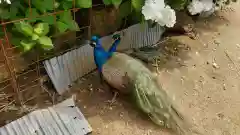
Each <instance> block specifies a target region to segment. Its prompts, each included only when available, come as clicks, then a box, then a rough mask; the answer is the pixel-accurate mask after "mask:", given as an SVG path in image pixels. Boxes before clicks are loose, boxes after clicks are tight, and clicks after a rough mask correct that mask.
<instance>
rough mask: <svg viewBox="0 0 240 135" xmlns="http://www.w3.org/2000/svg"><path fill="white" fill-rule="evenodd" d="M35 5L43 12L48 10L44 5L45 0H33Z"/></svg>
mask: <svg viewBox="0 0 240 135" xmlns="http://www.w3.org/2000/svg"><path fill="white" fill-rule="evenodd" d="M31 2H32V4H33V6H34V7H35V8H36V9H37V10H39V11H40V12H41V13H45V12H46V8H45V7H44V6H43V0H32V1H31Z"/></svg>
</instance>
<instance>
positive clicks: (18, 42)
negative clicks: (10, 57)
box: [10, 36, 22, 46]
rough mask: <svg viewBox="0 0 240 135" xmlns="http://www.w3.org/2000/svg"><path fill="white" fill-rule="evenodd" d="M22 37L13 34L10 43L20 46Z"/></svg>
mask: <svg viewBox="0 0 240 135" xmlns="http://www.w3.org/2000/svg"><path fill="white" fill-rule="evenodd" d="M21 40H22V38H20V37H16V36H12V37H11V40H10V43H11V44H12V45H14V46H20V45H21V44H20V42H21Z"/></svg>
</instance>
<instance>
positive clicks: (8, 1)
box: [0, 0, 11, 4]
mask: <svg viewBox="0 0 240 135" xmlns="http://www.w3.org/2000/svg"><path fill="white" fill-rule="evenodd" d="M2 2H6V3H7V4H11V1H10V0H0V4H2Z"/></svg>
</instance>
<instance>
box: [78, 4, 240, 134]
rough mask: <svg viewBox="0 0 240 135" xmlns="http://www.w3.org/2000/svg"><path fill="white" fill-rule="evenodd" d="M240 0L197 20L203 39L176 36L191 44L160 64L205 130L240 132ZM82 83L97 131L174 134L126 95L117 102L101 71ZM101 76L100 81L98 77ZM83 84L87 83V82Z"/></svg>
mask: <svg viewBox="0 0 240 135" xmlns="http://www.w3.org/2000/svg"><path fill="white" fill-rule="evenodd" d="M239 14H240V4H239V3H237V4H235V5H234V6H233V7H232V8H228V9H226V10H224V11H222V12H221V13H220V14H218V15H216V16H213V17H211V18H209V19H208V20H207V21H200V22H198V23H197V24H196V28H197V31H198V33H199V39H197V40H192V39H190V38H189V37H187V36H178V37H173V38H174V39H178V40H179V41H181V42H182V43H184V44H186V45H188V46H189V47H190V50H187V51H186V50H185V51H182V52H181V53H180V54H179V56H178V57H174V58H172V59H171V60H170V61H168V62H167V63H165V64H164V65H161V67H160V69H159V82H160V83H161V84H162V85H163V87H164V88H165V89H166V90H167V91H168V92H169V93H170V94H173V93H174V95H175V97H176V103H177V104H178V106H179V107H180V108H181V110H182V111H183V112H184V113H185V114H186V115H187V116H189V118H190V119H191V120H192V121H193V123H194V124H195V125H196V127H197V128H198V129H199V130H201V131H202V132H203V133H204V135H239V134H240V125H239V124H240V108H239V106H240V98H239V95H240V91H239V90H240V83H239V79H240V76H239V75H240V73H239V68H240V65H239V64H240V53H239V52H238V51H240V38H239V35H240V16H239ZM87 78H88V79H86V80H85V81H83V82H82V84H79V87H76V88H73V89H75V91H76V92H78V93H79V94H78V99H79V102H78V104H79V107H80V108H81V110H82V111H83V112H84V114H85V116H86V117H87V119H88V121H89V123H90V124H91V126H92V128H93V135H97V134H98V135H160V134H161V135H170V134H172V133H170V132H168V131H166V130H163V129H159V128H158V127H156V126H155V125H153V124H152V123H151V121H148V120H147V119H146V118H144V117H142V116H141V114H139V113H138V112H137V111H135V110H134V109H133V106H131V104H130V103H127V102H126V100H124V99H122V98H118V100H117V102H116V103H115V104H114V105H113V106H109V104H108V103H106V102H105V101H107V100H109V99H111V97H112V95H111V94H110V93H109V92H108V91H106V90H105V89H104V88H102V87H101V86H100V85H99V84H98V82H99V80H98V78H97V77H96V75H94V74H93V75H91V76H89V77H87ZM93 82H96V83H93ZM83 84H84V85H83Z"/></svg>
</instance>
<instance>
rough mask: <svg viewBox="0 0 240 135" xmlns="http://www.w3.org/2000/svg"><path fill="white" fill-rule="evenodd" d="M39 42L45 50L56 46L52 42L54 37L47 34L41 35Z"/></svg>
mask: <svg viewBox="0 0 240 135" xmlns="http://www.w3.org/2000/svg"><path fill="white" fill-rule="evenodd" d="M38 43H39V44H40V45H41V47H42V48H43V49H45V50H50V49H53V47H54V46H53V43H52V39H51V38H49V37H47V36H43V37H40V38H39V39H38Z"/></svg>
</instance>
